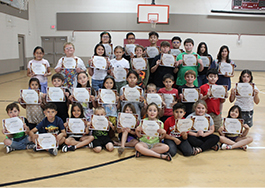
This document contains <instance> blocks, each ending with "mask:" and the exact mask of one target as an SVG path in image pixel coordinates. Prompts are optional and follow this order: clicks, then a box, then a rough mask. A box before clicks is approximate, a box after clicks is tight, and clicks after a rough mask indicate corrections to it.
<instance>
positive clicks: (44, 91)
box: [40, 82, 48, 93]
mask: <svg viewBox="0 0 265 188" xmlns="http://www.w3.org/2000/svg"><path fill="white" fill-rule="evenodd" d="M40 86H41V89H40V91H41V92H42V93H47V87H48V82H44V83H40Z"/></svg>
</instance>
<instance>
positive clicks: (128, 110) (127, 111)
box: [125, 106, 133, 114]
mask: <svg viewBox="0 0 265 188" xmlns="http://www.w3.org/2000/svg"><path fill="white" fill-rule="evenodd" d="M125 113H129V114H132V113H133V111H132V109H131V108H130V107H129V106H127V108H126V109H125Z"/></svg>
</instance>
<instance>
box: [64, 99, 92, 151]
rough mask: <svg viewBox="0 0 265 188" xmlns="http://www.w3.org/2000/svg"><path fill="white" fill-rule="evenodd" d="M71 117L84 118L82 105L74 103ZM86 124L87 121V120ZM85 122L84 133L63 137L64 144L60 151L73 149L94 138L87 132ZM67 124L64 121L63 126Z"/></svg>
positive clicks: (84, 144) (86, 143)
mask: <svg viewBox="0 0 265 188" xmlns="http://www.w3.org/2000/svg"><path fill="white" fill-rule="evenodd" d="M71 118H84V113H83V107H82V106H81V104H80V103H74V104H73V105H72V108H71ZM87 124H88V122H87ZM87 124H86V128H85V133H84V134H83V135H74V134H72V135H70V136H69V137H68V138H67V139H65V144H67V145H64V146H63V147H62V152H68V151H75V150H76V149H78V148H81V147H84V146H86V145H88V144H89V143H90V142H92V141H93V140H94V137H93V136H91V135H88V134H89V130H88V128H89V127H88V126H87ZM67 126H68V122H66V123H64V127H67Z"/></svg>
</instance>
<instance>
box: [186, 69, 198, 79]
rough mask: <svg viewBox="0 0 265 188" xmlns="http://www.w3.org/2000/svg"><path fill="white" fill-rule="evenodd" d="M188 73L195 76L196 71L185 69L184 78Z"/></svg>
mask: <svg viewBox="0 0 265 188" xmlns="http://www.w3.org/2000/svg"><path fill="white" fill-rule="evenodd" d="M188 74H191V75H193V76H194V77H195V78H196V72H195V71H193V70H187V71H186V72H185V74H184V78H185V77H186V76H187V75H188Z"/></svg>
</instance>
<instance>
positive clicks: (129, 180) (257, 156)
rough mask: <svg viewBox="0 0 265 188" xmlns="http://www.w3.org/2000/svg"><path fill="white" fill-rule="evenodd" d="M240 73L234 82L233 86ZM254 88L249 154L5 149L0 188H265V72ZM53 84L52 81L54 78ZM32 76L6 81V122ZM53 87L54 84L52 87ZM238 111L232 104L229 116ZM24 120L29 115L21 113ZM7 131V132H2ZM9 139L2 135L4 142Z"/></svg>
mask: <svg viewBox="0 0 265 188" xmlns="http://www.w3.org/2000/svg"><path fill="white" fill-rule="evenodd" d="M239 74H240V72H236V73H235V77H234V78H232V87H234V83H236V82H237V81H238V76H239ZM253 75H254V83H256V85H257V87H258V88H259V90H260V93H259V96H260V99H261V102H260V104H259V105H256V106H255V109H254V111H255V112H254V126H253V128H251V130H250V133H249V135H250V136H252V137H253V138H254V141H253V143H251V144H250V145H249V149H248V150H247V151H243V150H240V149H238V150H232V151H222V150H220V151H218V152H215V151H206V152H204V153H201V154H199V155H197V156H191V157H183V156H182V155H181V154H177V155H176V156H175V157H174V158H173V161H171V162H167V161H165V160H160V159H155V158H150V157H140V158H137V159H136V158H134V154H135V151H134V149H130V148H128V149H126V150H125V152H124V154H123V155H122V156H121V157H119V156H118V152H117V149H115V150H114V151H113V152H112V153H110V152H107V151H102V152H101V153H99V154H96V153H94V152H93V151H92V150H91V149H88V148H82V149H79V150H77V151H75V152H68V153H61V151H59V153H58V155H57V156H56V157H54V156H51V155H50V154H49V153H48V152H38V153H35V152H33V151H32V150H29V151H26V150H23V151H13V152H11V153H9V154H6V153H5V152H6V150H5V148H4V145H3V144H2V143H1V144H0V160H1V165H0V174H1V176H0V186H12V187H263V186H265V178H264V173H265V163H264V161H263V160H264V156H265V150H264V149H265V117H263V115H264V110H265V102H264V101H265V84H264V82H263V79H264V78H263V75H264V72H254V73H253ZM49 79H50V78H49ZM28 80H29V78H28V77H26V71H20V72H16V73H12V74H6V75H1V76H0V91H1V95H0V109H1V111H0V118H1V119H5V118H8V116H7V114H6V112H5V107H6V105H7V104H9V103H11V102H13V101H17V99H18V97H19V90H20V89H26V88H28ZM49 85H51V84H50V83H49ZM231 106H232V104H231V103H229V101H228V100H227V101H226V102H225V104H224V109H223V117H225V116H226V115H227V111H228V109H229V108H230V107H231ZM21 115H22V116H25V110H24V109H22V108H21ZM1 130H2V128H1ZM3 140H4V135H3V134H0V142H2V141H3Z"/></svg>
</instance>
